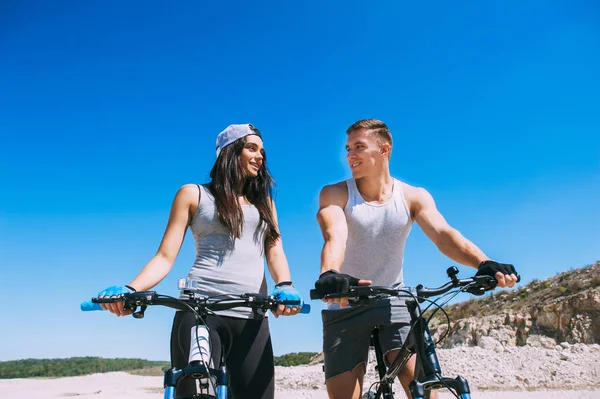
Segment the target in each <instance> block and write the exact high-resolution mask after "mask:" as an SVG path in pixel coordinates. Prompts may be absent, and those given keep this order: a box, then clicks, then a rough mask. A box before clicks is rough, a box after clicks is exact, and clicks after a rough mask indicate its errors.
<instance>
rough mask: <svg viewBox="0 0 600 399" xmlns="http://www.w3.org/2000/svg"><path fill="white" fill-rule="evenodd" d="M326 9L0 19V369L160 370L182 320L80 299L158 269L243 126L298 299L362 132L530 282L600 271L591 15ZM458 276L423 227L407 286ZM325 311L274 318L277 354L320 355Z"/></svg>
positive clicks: (26, 10)
mask: <svg viewBox="0 0 600 399" xmlns="http://www.w3.org/2000/svg"><path fill="white" fill-rule="evenodd" d="M321 3H322V2H311V1H309V2H302V3H298V2H282V1H279V2H262V3H261V2H258V3H257V2H252V3H247V2H239V3H237V2H236V3H229V4H216V3H214V2H212V3H211V4H210V5H208V4H207V5H199V3H197V2H187V3H186V2H180V3H178V4H177V5H172V4H170V5H166V4H160V3H158V2H152V1H145V2H141V1H139V2H127V4H122V2H116V1H107V2H68V1H64V2H60V3H57V4H50V3H46V2H16V1H15V2H8V3H3V4H2V5H1V6H0V54H2V61H0V135H1V140H0V143H1V145H0V183H1V186H2V194H1V195H0V299H1V303H2V305H0V309H1V314H2V323H1V324H0V336H2V337H3V339H2V340H1V341H0V360H10V359H20V358H28V357H36V358H43V357H68V356H84V355H97V356H105V357H116V356H119V357H143V358H149V359H165V360H166V359H168V357H169V355H168V348H169V346H168V339H169V333H170V328H171V319H172V312H171V311H170V310H167V309H150V311H148V312H147V313H146V318H145V319H144V320H142V321H139V320H134V319H132V318H120V319H117V318H115V317H111V315H109V314H105V313H100V312H97V313H86V314H84V313H81V312H80V311H79V303H80V301H81V300H82V299H85V298H89V297H91V296H93V295H95V294H96V293H97V292H98V291H100V290H101V289H103V288H105V287H106V286H109V285H114V284H124V283H127V282H129V281H130V280H131V279H132V278H133V277H134V276H135V274H137V272H138V271H139V270H140V269H141V268H142V267H143V265H144V264H145V263H146V262H147V261H148V260H149V259H150V258H151V257H152V256H153V255H154V253H155V251H156V249H157V247H158V244H159V242H160V239H161V237H162V233H163V230H164V227H165V224H166V220H167V216H168V212H169V208H170V205H171V201H172V199H173V197H174V195H175V192H176V191H177V189H178V188H179V187H180V186H181V185H183V184H186V183H191V182H193V183H203V182H206V181H208V173H209V171H210V168H211V166H212V164H213V162H214V158H215V155H214V141H215V138H216V134H217V133H218V132H219V131H221V130H222V129H223V128H224V127H225V126H227V125H228V124H230V123H246V122H251V123H253V124H255V125H256V126H257V127H258V128H259V129H260V130H261V131H262V132H263V136H264V141H265V148H266V151H267V152H268V156H269V167H270V169H271V172H272V174H273V176H274V177H275V179H276V181H277V192H278V195H277V198H276V203H277V206H278V213H279V218H280V224H281V230H282V233H283V237H284V248H285V249H286V254H287V257H288V260H289V262H290V266H291V269H292V276H293V280H294V282H295V283H296V286H297V287H298V288H299V289H300V290H301V291H302V293H303V294H305V295H306V296H308V290H309V289H310V287H311V286H312V284H313V282H314V280H315V279H316V277H317V275H318V270H319V255H320V248H321V245H322V241H321V235H320V232H319V229H318V226H317V224H316V222H315V213H316V211H317V198H318V192H319V190H320V188H321V187H322V186H323V185H324V184H328V183H333V182H336V181H339V180H342V179H346V178H348V177H349V176H350V174H349V171H348V169H347V166H346V164H345V162H344V144H345V133H344V132H345V129H346V128H347V127H348V126H349V125H350V124H351V123H353V122H354V121H356V120H358V119H363V118H378V119H382V120H384V121H385V122H386V123H387V124H388V125H389V126H390V128H391V130H392V133H393V135H394V140H395V144H394V153H393V157H392V161H391V169H392V173H393V175H394V176H396V177H397V178H400V179H402V180H404V181H406V182H408V183H410V184H414V185H418V186H423V187H425V188H427V189H428V190H429V191H430V192H431V193H432V195H433V196H434V198H435V199H436V202H437V204H438V207H439V209H440V210H441V211H442V213H443V214H444V216H445V217H446V218H447V219H448V221H449V222H450V223H451V224H452V225H453V226H454V227H456V228H457V229H459V230H460V231H461V232H462V233H463V234H464V235H466V236H467V237H469V238H470V239H472V240H473V241H474V242H475V243H476V244H477V245H479V246H480V247H481V248H482V249H483V250H484V252H486V253H487V254H488V255H489V256H490V257H493V258H495V259H497V260H499V261H503V262H511V263H514V264H515V265H516V266H517V268H518V270H519V271H520V272H521V274H522V275H523V278H524V281H525V282H527V281H530V280H532V279H534V278H537V279H541V278H545V277H549V276H551V275H554V274H555V273H557V272H560V271H563V270H566V269H569V268H571V267H579V266H583V265H585V264H589V263H592V262H594V261H596V260H598V259H600V245H599V243H600V229H599V228H598V226H599V225H600V211H599V206H598V198H599V197H600V139H599V138H598V137H599V133H600V112H598V111H599V110H600V94H599V93H600V78H599V77H598V76H599V75H598V71H599V70H600V28H599V27H598V24H597V17H598V15H599V12H600V10H599V8H598V5H597V4H595V2H592V1H579V2H537V1H532V2H527V3H526V4H523V3H522V2H516V1H508V2H495V3H490V4H462V5H460V6H459V7H456V5H450V4H448V3H447V2H433V3H428V4H427V5H417V4H410V5H407V4H401V3H400V2H395V1H382V2H377V3H376V4H369V5H367V3H366V2H356V1H350V2H349V1H344V2H337V1H330V2H326V4H321ZM193 252H194V250H193V243H192V239H191V235H189V234H188V237H187V238H186V242H185V243H184V246H183V248H182V250H181V253H180V256H179V258H178V259H177V262H176V263H175V266H174V268H173V271H172V272H171V274H170V275H169V276H168V277H167V279H165V281H163V282H162V283H161V284H160V285H159V286H158V287H157V289H158V290H159V291H161V292H164V293H169V294H173V295H175V294H176V293H177V290H176V288H175V282H176V280H177V278H178V277H181V276H185V275H186V274H187V271H188V269H189V268H190V267H191V264H192V261H193V258H194V253H193ZM452 264H453V263H452V262H451V261H450V260H449V259H447V258H445V257H444V256H442V255H441V254H439V252H437V250H436V248H435V247H434V245H433V244H432V243H431V242H429V241H428V240H427V239H426V238H425V237H424V235H423V234H422V232H421V231H420V230H419V229H418V228H417V227H415V228H414V229H413V233H412V234H411V236H410V237H409V241H408V244H407V249H406V259H405V278H406V280H407V284H409V285H415V284H417V283H424V284H426V285H438V284H441V283H443V282H445V279H446V278H445V272H444V271H445V269H446V268H447V267H448V266H450V265H452ZM469 273H470V269H467V268H462V269H461V274H462V275H468V274H469ZM463 299H466V296H463ZM313 306H314V311H313V313H312V314H310V315H306V316H305V315H300V316H297V317H294V318H280V319H278V320H274V319H272V321H271V331H272V335H273V342H274V348H275V352H276V354H283V353H287V352H292V351H318V350H319V348H320V345H321V341H320V339H321V325H320V315H319V312H318V310H319V309H320V308H321V307H322V306H321V304H320V303H318V302H315V303H313Z"/></svg>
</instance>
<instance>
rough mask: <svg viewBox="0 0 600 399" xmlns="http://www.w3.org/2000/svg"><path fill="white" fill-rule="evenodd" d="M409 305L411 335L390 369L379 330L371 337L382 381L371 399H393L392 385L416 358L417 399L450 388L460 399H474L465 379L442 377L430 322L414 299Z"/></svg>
mask: <svg viewBox="0 0 600 399" xmlns="http://www.w3.org/2000/svg"><path fill="white" fill-rule="evenodd" d="M406 305H407V307H408V311H409V313H410V317H411V326H412V328H411V332H410V334H409V336H408V337H407V339H406V342H405V344H404V345H403V346H402V348H401V349H400V352H399V353H398V355H397V356H396V358H395V359H394V361H393V362H392V363H391V364H390V366H389V368H387V369H386V365H385V362H384V359H383V353H382V351H381V345H380V343H379V329H378V328H377V327H376V328H375V329H374V330H373V333H372V334H371V338H372V342H373V346H374V348H375V356H376V359H377V370H378V373H379V379H380V381H379V387H378V389H377V392H375V394H374V396H370V397H373V398H375V399H381V398H382V399H393V398H394V395H393V391H392V384H393V383H394V380H395V379H396V377H397V376H398V373H399V372H400V370H401V369H402V368H403V367H404V366H405V365H406V363H407V362H408V361H409V359H410V358H411V356H412V355H413V354H414V355H415V356H416V365H415V379H414V380H413V381H412V382H411V383H410V385H409V390H410V393H411V396H412V397H413V399H428V398H429V393H430V392H431V390H433V389H438V388H447V387H449V388H452V389H454V390H455V391H456V392H457V393H458V394H459V397H460V399H471V394H470V390H469V384H468V382H467V380H466V379H464V378H463V377H461V376H458V377H456V378H454V379H452V378H446V377H442V370H441V367H440V363H439V361H438V358H437V354H436V352H435V345H434V343H433V339H432V338H431V334H430V332H429V327H427V321H426V320H425V318H424V317H423V316H422V315H420V313H419V311H418V305H417V303H416V301H415V300H414V299H409V300H407V301H406ZM367 395H368V394H367Z"/></svg>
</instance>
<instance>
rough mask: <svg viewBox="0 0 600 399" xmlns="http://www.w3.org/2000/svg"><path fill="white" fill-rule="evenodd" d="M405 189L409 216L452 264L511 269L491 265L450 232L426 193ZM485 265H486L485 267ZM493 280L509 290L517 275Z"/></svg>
mask: <svg viewBox="0 0 600 399" xmlns="http://www.w3.org/2000/svg"><path fill="white" fill-rule="evenodd" d="M404 189H405V192H406V194H407V195H406V197H407V198H408V199H409V200H410V204H411V213H412V215H413V217H414V219H415V221H416V222H417V223H418V224H419V226H420V227H421V229H422V230H423V232H424V233H425V234H426V235H427V237H429V239H430V240H431V241H433V242H434V243H435V245H436V246H437V247H438V249H439V250H440V252H442V253H443V254H444V255H446V256H447V257H449V258H450V259H452V260H453V261H455V262H458V263H460V264H462V265H466V266H471V267H474V268H476V269H477V268H479V267H480V266H481V265H488V264H489V263H492V264H494V265H495V266H494V268H497V267H498V266H499V267H504V266H511V267H512V265H504V264H497V263H496V262H494V261H492V260H491V259H490V258H489V257H488V256H486V255H485V254H484V253H483V251H482V250H481V249H479V248H478V247H477V246H476V245H475V244H473V243H472V242H471V241H469V240H467V239H466V238H465V237H464V236H463V235H462V234H461V233H460V232H459V231H458V230H456V229H454V228H452V227H451V226H450V225H449V224H448V222H446V219H444V217H443V216H442V214H441V213H440V212H439V211H438V209H437V207H436V205H435V202H434V200H433V197H432V196H431V194H429V193H428V192H427V190H425V189H423V188H417V187H411V186H405V188H404ZM484 262H486V263H485V264H484ZM496 270H497V269H496ZM503 270H504V269H503ZM513 270H514V268H513ZM492 274H494V273H492ZM495 278H496V280H497V281H498V286H500V287H506V286H508V287H512V286H514V285H515V283H516V282H517V277H516V275H515V274H514V273H512V272H510V271H509V272H506V274H505V273H501V272H496V273H495Z"/></svg>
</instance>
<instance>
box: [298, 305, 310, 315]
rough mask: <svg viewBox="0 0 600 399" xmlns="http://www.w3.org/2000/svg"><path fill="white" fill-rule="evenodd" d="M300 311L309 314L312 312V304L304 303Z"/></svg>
mask: <svg viewBox="0 0 600 399" xmlns="http://www.w3.org/2000/svg"><path fill="white" fill-rule="evenodd" d="M300 313H304V314H309V313H310V305H309V304H308V303H305V304H304V305H302V309H300Z"/></svg>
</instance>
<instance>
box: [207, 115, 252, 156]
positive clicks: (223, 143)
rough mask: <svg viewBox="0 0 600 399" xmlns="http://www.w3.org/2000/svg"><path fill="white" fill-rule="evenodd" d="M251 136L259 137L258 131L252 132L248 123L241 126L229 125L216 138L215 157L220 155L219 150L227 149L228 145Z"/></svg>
mask: <svg viewBox="0 0 600 399" xmlns="http://www.w3.org/2000/svg"><path fill="white" fill-rule="evenodd" d="M251 134H256V135H257V136H259V137H260V133H258V130H254V126H252V125H251V124H249V123H244V124H241V125H229V126H227V127H226V128H225V130H223V131H222V132H221V133H219V135H218V136H217V157H219V154H220V153H221V150H222V149H223V148H225V147H227V146H228V145H229V144H231V143H233V142H234V141H237V140H239V139H241V138H242V137H246V136H248V135H251Z"/></svg>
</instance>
